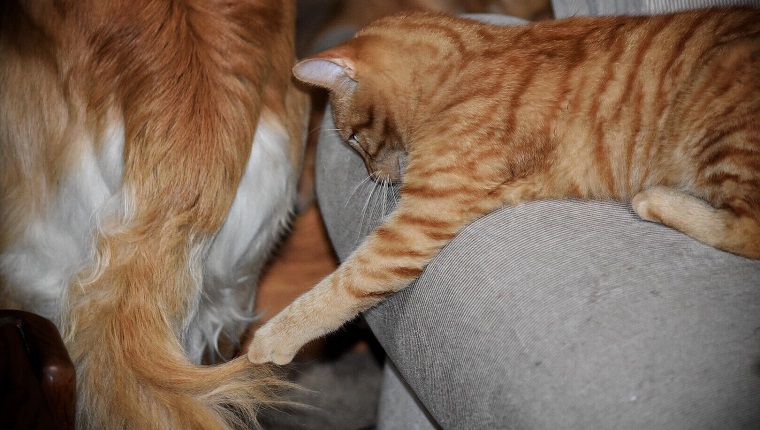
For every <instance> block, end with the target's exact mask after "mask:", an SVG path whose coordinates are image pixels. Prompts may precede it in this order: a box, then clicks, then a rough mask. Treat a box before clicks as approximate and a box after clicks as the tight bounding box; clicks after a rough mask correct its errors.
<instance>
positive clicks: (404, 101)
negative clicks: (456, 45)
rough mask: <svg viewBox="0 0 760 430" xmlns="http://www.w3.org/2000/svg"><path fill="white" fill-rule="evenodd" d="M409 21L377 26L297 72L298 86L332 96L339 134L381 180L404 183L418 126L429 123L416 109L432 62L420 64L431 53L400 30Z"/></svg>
mask: <svg viewBox="0 0 760 430" xmlns="http://www.w3.org/2000/svg"><path fill="white" fill-rule="evenodd" d="M405 21H408V18H407V17H406V16H403V15H402V16H396V17H391V18H385V19H382V20H380V21H377V22H375V23H373V24H371V25H370V26H368V27H366V28H365V29H363V30H362V31H361V32H359V33H358V34H357V35H356V36H355V37H354V38H352V39H350V40H349V41H347V42H346V43H344V44H342V45H339V46H337V47H335V48H332V49H330V50H327V51H325V52H322V53H319V54H316V55H314V56H312V57H309V58H307V59H305V60H303V61H301V62H299V63H298V64H296V65H295V67H294V68H293V74H294V75H295V77H296V78H298V79H299V80H301V81H303V82H306V83H309V84H312V85H316V86H319V87H322V88H325V89H327V90H329V91H330V99H331V105H332V111H333V116H334V120H335V125H336V128H337V130H338V133H339V134H340V136H341V138H342V139H343V140H344V141H346V142H347V143H348V144H349V145H350V146H351V147H353V148H354V149H355V150H356V151H357V152H358V153H359V154H360V155H361V156H362V158H363V159H364V162H365V164H366V166H367V170H368V171H369V172H370V175H371V176H372V177H373V178H374V179H376V180H377V179H379V180H383V179H390V180H391V181H396V180H398V179H399V177H400V175H401V172H402V170H403V165H404V163H405V157H406V153H407V152H408V151H409V149H410V148H409V147H408V145H409V143H410V142H411V141H412V140H413V131H414V130H415V128H417V127H416V123H420V122H421V121H424V118H422V117H421V116H419V115H418V112H417V111H416V107H417V106H418V105H419V104H420V103H419V101H420V99H421V98H422V97H425V96H424V95H422V93H423V86H424V84H425V79H426V78H428V77H427V76H423V75H424V74H425V73H426V72H425V68H426V67H430V66H429V64H430V62H429V61H430V58H429V57H428V58H421V57H424V56H425V54H426V53H428V52H427V51H419V48H420V46H419V44H418V42H419V40H418V38H415V37H414V35H413V34H412V33H413V32H410V31H409V29H401V28H399V27H401V26H403V24H404V22H405ZM423 61H428V63H426V64H422V62H423ZM427 73H429V72H427ZM415 122H416V123H415Z"/></svg>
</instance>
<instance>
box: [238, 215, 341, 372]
mask: <svg viewBox="0 0 760 430" xmlns="http://www.w3.org/2000/svg"><path fill="white" fill-rule="evenodd" d="M337 266H338V260H337V258H336V257H335V254H334V252H333V250H332V247H331V246H330V241H329V239H328V237H327V232H326V231H325V228H324V225H323V224H322V219H321V216H320V213H319V210H318V209H317V207H316V206H314V205H312V206H311V207H309V208H308V209H307V210H305V211H304V212H302V213H301V214H300V215H299V216H298V217H297V218H296V219H295V222H294V225H293V230H292V232H291V234H290V235H289V237H288V238H287V240H286V241H285V242H284V243H283V244H282V246H281V248H280V249H279V250H278V252H277V253H276V254H275V256H274V258H273V261H272V263H271V265H270V267H269V268H267V270H266V271H265V272H264V275H263V277H262V279H261V282H260V283H259V287H258V292H257V296H256V310H257V315H259V320H258V321H257V322H256V323H255V324H254V325H253V326H252V327H251V331H250V332H249V336H248V337H249V338H250V335H252V334H253V331H254V330H256V328H258V327H260V326H261V325H262V324H263V323H265V322H266V321H267V320H269V319H270V318H272V317H273V316H274V315H276V314H277V312H279V311H280V310H282V309H283V308H284V307H285V306H287V305H288V304H289V303H290V302H292V301H293V300H295V299H296V298H297V297H298V296H299V295H301V294H302V293H303V292H305V291H307V290H309V289H310V288H311V287H313V286H314V285H315V284H316V283H317V282H319V281H320V280H321V279H322V278H324V277H325V276H327V275H328V274H330V273H331V272H332V271H333V270H335V268H336V267H337ZM324 348H325V345H324V344H322V343H320V342H315V343H313V344H310V345H309V346H308V348H306V349H305V351H304V353H303V354H300V356H301V357H303V356H304V355H306V356H308V357H309V358H313V356H319V355H320V354H322V352H323V349H324Z"/></svg>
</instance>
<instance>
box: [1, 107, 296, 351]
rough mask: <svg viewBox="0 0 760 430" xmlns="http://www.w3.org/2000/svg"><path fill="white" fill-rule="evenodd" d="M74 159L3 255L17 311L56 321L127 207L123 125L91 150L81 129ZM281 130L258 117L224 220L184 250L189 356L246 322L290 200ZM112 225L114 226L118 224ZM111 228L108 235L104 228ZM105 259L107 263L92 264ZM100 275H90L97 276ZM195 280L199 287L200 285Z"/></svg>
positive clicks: (233, 334)
mask: <svg viewBox="0 0 760 430" xmlns="http://www.w3.org/2000/svg"><path fill="white" fill-rule="evenodd" d="M80 139H81V141H80V142H75V143H76V144H77V145H80V147H81V148H83V150H82V152H81V154H80V159H79V160H78V161H77V163H76V164H75V165H74V166H73V168H72V170H71V172H69V174H68V176H67V177H65V178H64V179H63V180H62V182H61V184H60V187H59V188H58V189H57V190H51V192H55V193H57V195H56V196H55V197H54V199H53V201H52V202H51V203H50V205H49V206H48V208H47V209H46V210H45V212H44V213H39V214H36V216H35V217H33V219H30V220H29V224H28V225H27V228H26V232H25V234H24V236H23V238H22V240H20V241H19V242H18V243H16V244H13V245H12V246H10V247H9V248H8V249H6V250H5V252H3V253H2V255H0V271H2V275H3V277H4V279H5V280H6V281H7V283H6V286H7V290H6V291H5V293H6V294H7V295H8V296H9V297H11V298H12V299H13V301H14V302H15V303H18V304H19V305H20V306H21V307H22V308H23V309H26V310H29V311H32V312H36V313H39V314H41V315H43V316H45V317H47V318H50V319H52V320H53V321H56V322H60V312H61V299H62V297H63V295H64V293H65V290H66V288H67V287H68V285H70V284H72V279H73V277H74V276H76V275H77V274H79V273H80V272H82V270H83V269H84V268H88V267H89V268H93V269H95V270H96V271H97V269H98V268H101V269H102V268H103V267H104V266H106V265H107V264H108V261H107V258H108V256H107V255H104V256H98V255H97V253H96V252H95V250H94V249H93V246H94V243H93V233H94V232H95V231H96V229H101V230H102V229H105V230H107V229H108V228H113V227H114V225H113V223H109V224H111V226H110V227H109V226H107V225H105V223H107V222H108V220H112V221H113V220H114V217H117V219H121V220H123V219H125V218H126V219H128V218H129V217H130V214H132V213H134V208H133V207H132V205H133V199H132V198H131V194H130V191H129V190H127V189H125V188H124V187H122V188H121V189H120V187H121V185H122V184H121V183H122V178H123V171H124V161H123V153H124V128H123V124H122V123H120V122H118V123H117V122H114V124H113V126H112V127H111V128H109V129H108V130H107V132H106V133H105V135H104V136H103V141H102V142H100V144H99V145H97V147H99V148H100V151H97V152H96V151H95V147H96V145H95V144H94V142H93V139H92V137H91V136H87V135H85V134H84V133H83V134H82V136H81V137H80ZM288 151H289V137H288V134H287V131H286V130H285V129H284V128H283V127H282V126H281V125H280V124H278V123H276V122H275V121H273V120H272V119H271V118H267V117H264V116H262V118H261V120H260V122H259V127H258V129H257V131H256V134H255V136H254V141H253V147H252V151H251V156H250V159H249V160H248V164H247V166H246V170H245V173H244V175H243V178H242V180H241V183H240V186H239V188H238V190H237V195H236V196H235V199H234V201H233V204H232V207H231V209H230V212H229V214H228V215H227V218H226V220H225V222H224V224H223V226H222V228H221V229H220V231H219V232H218V233H217V235H216V236H215V237H214V238H213V241H211V243H210V246H209V241H205V243H204V244H202V245H199V246H198V248H197V249H193V250H191V261H190V267H191V270H193V273H192V275H193V277H194V278H195V279H196V282H197V283H198V285H199V287H200V288H199V290H200V294H199V297H197V298H196V300H195V302H196V306H195V308H194V309H192V310H191V314H190V315H189V318H188V320H187V322H186V324H185V332H184V333H183V342H184V345H185V348H186V350H187V353H188V355H189V357H190V359H191V360H193V361H195V362H200V361H201V358H202V357H203V356H204V353H208V352H210V353H211V355H212V356H213V355H214V354H215V353H217V352H218V351H217V349H216V344H217V340H218V339H219V337H220V335H221V334H222V333H224V334H225V335H226V336H227V337H229V338H230V339H238V338H239V337H240V335H241V334H242V332H243V330H244V329H245V328H246V327H247V326H248V325H249V323H250V321H251V320H252V319H253V293H254V288H255V286H256V283H257V281H258V277H259V272H260V271H261V269H262V267H263V266H264V264H265V262H266V260H267V258H268V257H269V255H270V252H271V249H272V248H273V246H274V244H275V243H276V241H277V240H278V238H279V235H280V233H281V232H282V231H283V230H284V226H285V225H286V223H287V222H288V219H289V216H290V211H291V208H292V205H293V202H294V196H295V184H293V183H292V178H293V168H294V167H293V166H292V165H291V161H290V159H289V157H288ZM118 225H119V223H118V221H117V222H116V224H115V226H118ZM106 233H108V232H106ZM96 258H105V259H106V260H105V261H96V260H95V259H96ZM96 275H97V274H96V273H95V276H96ZM201 284H202V287H201Z"/></svg>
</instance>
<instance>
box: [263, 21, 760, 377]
mask: <svg viewBox="0 0 760 430" xmlns="http://www.w3.org/2000/svg"><path fill="white" fill-rule="evenodd" d="M294 73H295V75H296V76H297V77H298V78H299V79H301V80H303V81H305V82H308V83H311V84H315V85H318V86H321V87H324V88H327V89H329V90H330V95H331V102H332V106H333V112H334V117H335V124H336V126H337V127H338V130H339V133H340V136H341V137H342V138H343V139H344V140H345V141H346V142H348V144H350V145H351V146H352V147H354V149H356V150H357V151H358V152H359V154H361V155H362V157H363V158H364V161H365V163H366V165H367V168H368V170H369V171H370V173H371V174H372V176H374V177H376V178H378V179H384V178H389V179H392V180H395V179H399V178H400V177H401V174H402V171H403V184H402V185H401V190H400V193H401V198H400V200H399V202H398V205H397V207H396V208H395V210H394V212H393V213H392V214H391V216H390V217H389V218H388V219H387V220H386V221H385V222H384V223H383V224H382V225H381V226H380V227H379V228H378V229H377V230H376V231H375V232H374V233H372V234H371V235H370V236H369V237H368V238H367V239H366V240H365V242H364V243H363V244H362V245H361V246H360V248H359V249H357V250H356V251H355V252H354V253H353V254H352V255H351V256H350V258H349V259H348V260H346V261H345V262H344V263H343V264H342V265H341V266H340V267H339V268H338V270H336V271H335V272H334V273H332V274H331V275H330V276H328V277H327V278H325V279H324V280H323V281H322V282H320V283H319V284H318V285H317V286H316V287H315V288H314V289H313V290H311V291H310V292H308V293H306V294H305V295H303V296H302V297H300V298H299V299H297V300H296V301H295V302H294V303H292V304H291V305H290V306H289V307H288V308H286V309H285V310H284V311H283V312H281V313H280V314H279V315H277V316H276V317H275V318H273V319H272V320H271V321H270V322H269V323H267V324H266V325H265V326H264V327H262V328H261V329H259V331H258V332H257V333H256V334H255V335H254V339H253V342H252V344H251V347H250V349H249V352H248V357H249V359H250V360H251V361H253V362H258V363H260V362H267V361H273V362H275V363H285V362H288V361H289V360H291V358H292V357H293V355H294V354H295V352H296V351H297V350H298V349H299V348H300V347H301V346H302V345H303V344H304V343H305V342H307V341H309V340H311V339H313V338H315V337H317V336H320V335H323V334H325V333H327V332H329V331H332V330H335V329H336V328H338V327H339V326H340V325H341V324H342V323H343V322H345V321H346V320H348V319H350V318H352V317H353V316H354V315H356V313H357V312H360V311H363V310H366V309H368V308H369V307H371V306H373V305H374V304H376V303H377V302H378V301H379V300H381V299H382V298H384V297H387V296H388V295H390V294H393V293H394V292H396V291H398V290H399V289H401V288H403V287H404V286H405V285H407V284H408V283H409V282H410V281H411V280H413V279H414V278H415V277H416V276H417V275H419V274H420V272H421V271H422V270H423V268H424V267H425V265H426V264H427V263H428V262H429V261H430V259H431V258H432V257H433V256H434V255H435V254H436V253H437V252H438V251H439V250H440V249H441V247H443V246H444V245H445V244H446V243H448V241H449V240H450V239H451V238H452V237H453V236H454V235H455V234H457V232H459V230H460V229H461V228H462V227H463V226H465V225H466V224H467V223H469V222H470V221H472V220H473V219H475V218H477V217H479V216H482V215H484V214H486V213H488V212H490V211H492V210H494V209H497V208H499V207H501V206H504V205H517V204H520V203H522V202H525V201H529V200H535V199H548V198H570V197H573V198H583V199H592V198H593V199H617V200H621V201H628V202H631V204H632V206H633V209H634V210H635V211H636V212H637V213H638V214H639V216H641V217H642V218H643V219H645V220H650V221H657V222H661V223H663V224H665V225H668V226H670V227H673V228H675V229H677V230H680V231H682V232H684V233H686V234H688V235H690V236H692V237H694V238H695V239H698V240H700V241H702V242H704V243H707V244H709V245H712V246H714V247H717V248H720V249H723V250H726V251H729V252H733V253H736V254H741V255H744V256H746V257H749V258H755V259H760V11H758V10H756V9H746V8H745V9H727V10H721V9H713V10H705V11H697V12H689V13H681V14H672V15H663V16H654V17H605V18H581V17H577V18H570V19H566V20H558V21H543V22H539V23H534V24H528V25H525V26H517V27H498V26H493V25H488V24H484V23H479V22H475V21H470V20H465V19H459V18H454V17H450V16H445V15H438V14H430V13H410V14H402V15H397V16H394V17H390V18H386V19H382V20H379V21H377V22H376V23H374V24H372V25H370V26H369V27H367V28H365V29H364V30H363V31H361V32H360V33H359V34H357V36H356V37H354V38H353V39H351V40H350V41H348V42H347V43H345V44H343V45H341V46H338V47H336V48H334V49H331V50H328V51H326V52H323V53H321V54H317V55H316V56H314V57H312V58H311V59H307V60H304V61H303V62H301V63H299V64H297V65H296V67H295V68H294ZM405 158H407V161H406V166H405V167H404V165H405V162H404V159H405Z"/></svg>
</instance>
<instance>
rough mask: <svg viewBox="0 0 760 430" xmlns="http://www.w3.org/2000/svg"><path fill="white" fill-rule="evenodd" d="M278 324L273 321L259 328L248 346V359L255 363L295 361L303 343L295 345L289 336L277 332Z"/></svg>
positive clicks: (281, 363) (278, 363) (286, 362)
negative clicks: (294, 358)
mask: <svg viewBox="0 0 760 430" xmlns="http://www.w3.org/2000/svg"><path fill="white" fill-rule="evenodd" d="M277 333H278V330H277V325H276V324H273V322H272V321H270V322H269V323H267V324H265V325H264V326H263V327H261V328H260V329H258V330H257V331H256V333H254V335H253V340H252V341H251V345H250V346H249V347H248V355H247V356H248V361H250V362H251V363H254V364H263V363H269V362H271V363H274V364H277V365H283V364H288V363H290V362H291V361H293V357H295V355H296V353H297V352H298V350H299V349H300V347H301V345H295V344H294V343H293V342H292V340H289V339H287V336H282V334H281V333H282V332H281V331H280V332H279V333H280V335H278V334H277Z"/></svg>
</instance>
